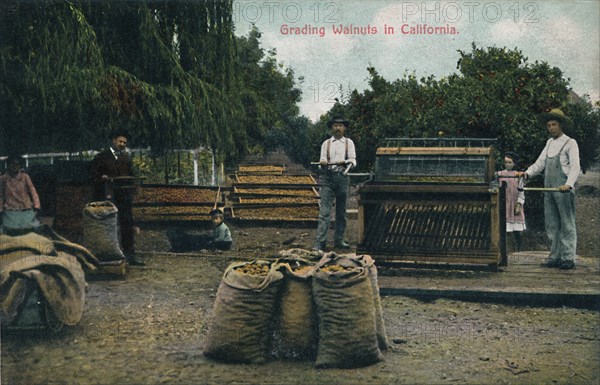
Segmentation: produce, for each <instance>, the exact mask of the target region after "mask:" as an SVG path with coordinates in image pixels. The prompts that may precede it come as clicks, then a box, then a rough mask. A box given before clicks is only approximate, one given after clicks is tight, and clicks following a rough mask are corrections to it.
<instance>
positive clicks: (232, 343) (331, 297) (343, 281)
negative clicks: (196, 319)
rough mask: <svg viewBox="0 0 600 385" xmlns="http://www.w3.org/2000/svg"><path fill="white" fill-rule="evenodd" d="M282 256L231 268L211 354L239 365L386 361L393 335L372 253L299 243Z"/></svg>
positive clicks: (208, 348)
mask: <svg viewBox="0 0 600 385" xmlns="http://www.w3.org/2000/svg"><path fill="white" fill-rule="evenodd" d="M280 256H281V258H279V259H277V260H276V261H275V262H272V263H269V262H267V261H253V262H246V263H234V264H232V265H230V266H229V267H228V268H227V269H226V271H225V274H224V276H223V279H222V281H221V284H220V286H219V289H218V290H217V298H216V301H215V305H214V309H213V316H212V317H213V319H212V323H211V327H210V328H209V330H208V333H207V336H206V341H205V345H204V354H205V355H206V356H207V357H210V358H214V359H217V360H220V361H224V362H232V363H264V362H266V361H267V360H269V359H271V358H288V359H289V358H291V359H303V360H313V361H315V365H316V366H317V367H319V368H327V367H339V368H353V367H360V366H366V365H371V364H373V363H376V362H380V361H381V360H383V355H382V353H381V351H382V350H385V349H386V348H387V337H386V335H385V327H384V324H383V318H382V311H381V302H380V298H379V289H378V287H377V269H376V268H375V265H374V263H373V260H372V258H371V257H369V256H367V255H362V256H354V255H336V254H335V253H329V254H325V255H323V256H321V255H319V254H315V253H314V252H308V251H305V250H297V249H294V250H287V251H283V252H281V253H280ZM241 281H243V282H246V285H241V284H240V282H241ZM250 281H252V284H248V283H249V282H250ZM250 347H251V349H249V348H250Z"/></svg>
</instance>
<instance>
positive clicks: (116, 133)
mask: <svg viewBox="0 0 600 385" xmlns="http://www.w3.org/2000/svg"><path fill="white" fill-rule="evenodd" d="M119 136H122V137H125V138H127V140H130V139H131V137H130V136H129V133H128V132H127V131H125V130H123V129H119V130H115V131H113V132H112V133H111V134H110V138H109V139H111V140H112V139H114V138H118V137H119Z"/></svg>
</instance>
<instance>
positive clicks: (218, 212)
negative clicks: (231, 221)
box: [210, 209, 224, 217]
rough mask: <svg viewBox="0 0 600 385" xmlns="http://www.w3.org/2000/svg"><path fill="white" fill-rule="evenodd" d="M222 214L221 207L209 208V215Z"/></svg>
mask: <svg viewBox="0 0 600 385" xmlns="http://www.w3.org/2000/svg"><path fill="white" fill-rule="evenodd" d="M219 215H221V216H224V214H223V211H222V210H221V209H212V210H210V216H211V217H216V216H219Z"/></svg>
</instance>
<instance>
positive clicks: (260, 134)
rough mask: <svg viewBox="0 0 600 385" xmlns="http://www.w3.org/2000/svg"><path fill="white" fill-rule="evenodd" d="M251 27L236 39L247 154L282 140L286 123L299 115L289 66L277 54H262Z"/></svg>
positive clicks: (262, 51) (256, 35) (277, 143)
mask: <svg viewBox="0 0 600 385" xmlns="http://www.w3.org/2000/svg"><path fill="white" fill-rule="evenodd" d="M260 37H261V33H260V31H259V30H258V28H256V27H255V26H254V27H253V28H252V29H251V30H250V32H249V33H248V36H242V37H240V38H239V39H238V43H237V46H238V55H239V59H240V67H241V74H242V83H243V91H242V95H241V98H242V103H243V105H244V111H245V113H246V116H245V118H243V124H244V126H245V128H246V133H247V135H248V141H249V147H250V152H251V153H264V152H266V151H270V150H274V149H275V148H277V147H279V146H283V145H285V143H286V138H287V136H288V133H289V124H290V122H292V121H293V120H294V119H295V118H296V117H297V116H298V114H299V108H298V102H299V101H300V97H301V91H300V90H299V89H298V88H297V87H296V78H295V75H294V71H293V70H292V69H291V68H285V67H284V65H283V64H282V63H279V62H278V61H277V53H276V52H275V51H274V50H272V51H268V52H266V53H265V50H264V49H263V48H262V47H261V46H260Z"/></svg>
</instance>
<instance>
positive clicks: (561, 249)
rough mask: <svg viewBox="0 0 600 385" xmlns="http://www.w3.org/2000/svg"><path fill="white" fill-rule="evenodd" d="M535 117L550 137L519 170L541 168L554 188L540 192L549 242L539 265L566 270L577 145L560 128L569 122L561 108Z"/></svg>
mask: <svg viewBox="0 0 600 385" xmlns="http://www.w3.org/2000/svg"><path fill="white" fill-rule="evenodd" d="M538 118H539V120H540V123H542V124H545V126H546V128H547V129H548V132H549V133H550V136H551V138H550V139H548V142H546V147H544V149H543V150H542V153H541V154H540V156H539V157H538V159H537V160H536V161H535V163H534V164H533V165H531V166H530V167H529V168H528V169H527V170H526V171H525V172H524V173H520V174H521V175H524V176H525V178H529V177H532V176H535V175H538V174H540V173H541V172H542V171H544V186H545V187H546V188H555V189H556V191H548V192H545V193H544V220H545V226H546V234H547V235H548V238H549V240H550V242H551V246H550V255H549V256H548V260H547V261H546V262H545V263H543V264H542V266H545V267H557V268H559V269H563V270H568V269H572V268H574V267H575V254H576V252H577V230H576V227H575V182H576V181H577V178H578V177H579V171H580V165H579V147H578V146H577V142H576V141H575V139H572V138H570V137H568V136H567V135H565V134H564V132H563V129H565V128H570V127H572V126H573V122H572V121H571V119H569V118H568V117H567V116H565V114H564V113H563V112H562V110H560V109H558V108H556V109H553V110H550V111H549V112H547V113H543V114H540V115H539V117H538Z"/></svg>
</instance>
